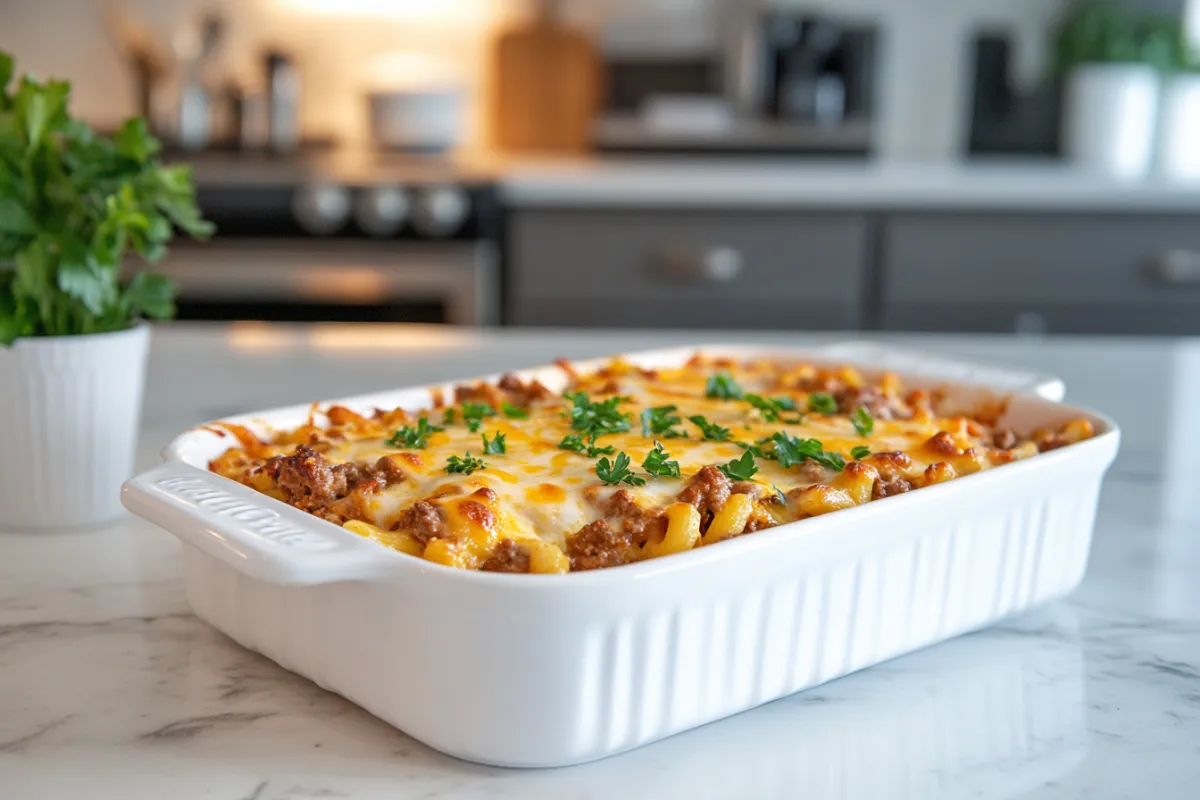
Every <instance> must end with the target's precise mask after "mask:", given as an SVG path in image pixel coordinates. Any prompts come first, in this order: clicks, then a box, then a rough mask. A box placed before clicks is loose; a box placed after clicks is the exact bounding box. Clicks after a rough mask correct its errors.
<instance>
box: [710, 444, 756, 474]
mask: <svg viewBox="0 0 1200 800" xmlns="http://www.w3.org/2000/svg"><path fill="white" fill-rule="evenodd" d="M717 469H719V470H721V472H724V473H725V477H727V478H729V480H731V481H748V480H750V479H751V478H753V477H754V475H755V474H756V473H757V472H758V465H757V464H755V463H754V454H753V453H751V452H750V451H749V450H747V451H746V452H744V453H742V455H741V458H735V459H734V460H733V461H730V462H729V463H728V464H721V465H720V466H718V467H717Z"/></svg>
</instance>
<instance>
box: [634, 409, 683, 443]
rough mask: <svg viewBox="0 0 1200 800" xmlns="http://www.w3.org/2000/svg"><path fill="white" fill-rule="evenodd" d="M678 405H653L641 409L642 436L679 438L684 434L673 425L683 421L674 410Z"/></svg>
mask: <svg viewBox="0 0 1200 800" xmlns="http://www.w3.org/2000/svg"><path fill="white" fill-rule="evenodd" d="M678 410H679V408H678V406H655V407H653V408H646V409H643V410H642V436H645V437H646V438H647V439H649V438H651V437H654V436H662V437H663V438H665V439H680V438H683V437H684V436H686V434H685V433H683V432H682V431H677V430H675V426H676V425H678V424H680V423H681V422H683V420H682V419H680V418H679V417H678V416H677V415H676V414H675V413H674V412H675V411H678Z"/></svg>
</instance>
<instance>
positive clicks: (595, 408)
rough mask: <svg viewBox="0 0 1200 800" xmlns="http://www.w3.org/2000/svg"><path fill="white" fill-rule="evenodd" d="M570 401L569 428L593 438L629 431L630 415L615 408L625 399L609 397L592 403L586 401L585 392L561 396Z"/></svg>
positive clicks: (568, 393)
mask: <svg viewBox="0 0 1200 800" xmlns="http://www.w3.org/2000/svg"><path fill="white" fill-rule="evenodd" d="M563 397H565V398H567V399H568V400H570V401H571V411H570V414H569V416H570V418H571V427H572V428H574V429H575V430H577V431H583V432H584V433H587V434H590V435H591V436H593V437H596V436H603V435H604V434H606V433H624V432H625V431H627V430H629V429H630V428H631V427H632V425H630V422H629V420H630V418H631V417H632V414H626V413H624V412H622V411H621V410H620V409H618V408H617V406H618V405H620V404H621V403H622V402H623V401H626V400H628V398H626V397H610V398H608V399H607V400H601V401H599V402H595V403H593V402H592V401H591V400H589V399H588V396H587V392H567V393H566V394H564V395H563Z"/></svg>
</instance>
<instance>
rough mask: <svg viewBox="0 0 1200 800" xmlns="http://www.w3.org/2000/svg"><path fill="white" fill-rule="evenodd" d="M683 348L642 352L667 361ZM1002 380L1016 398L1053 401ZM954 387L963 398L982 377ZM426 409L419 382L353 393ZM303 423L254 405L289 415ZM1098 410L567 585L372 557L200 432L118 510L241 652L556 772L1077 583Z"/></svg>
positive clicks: (475, 750)
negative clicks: (1062, 444)
mask: <svg viewBox="0 0 1200 800" xmlns="http://www.w3.org/2000/svg"><path fill="white" fill-rule="evenodd" d="M702 349H703V350H704V351H705V352H715V351H716V350H717V348H702ZM851 349H853V348H851ZM694 350H695V348H691V349H689V350H687V351H686V353H687V354H690V353H691V352H694ZM721 350H722V351H723V352H726V353H729V354H731V355H737V356H739V357H749V356H751V355H753V354H754V353H755V352H759V351H752V350H750V349H747V348H721ZM771 354H772V355H782V354H783V353H781V352H780V351H772V352H771ZM787 355H789V356H791V357H798V358H804V357H811V356H813V355H814V354H812V353H801V352H791V353H787ZM817 355H821V353H818V354H817ZM829 355H830V357H833V358H844V359H845V360H848V361H851V362H857V363H860V364H861V365H862V366H864V367H866V368H868V369H870V368H875V367H876V366H877V365H879V364H881V363H886V362H885V359H884V358H883V356H882V355H880V353H875V354H874V357H871V358H867V357H866V356H865V352H864V351H862V350H859V351H857V357H855V354H848V353H846V352H845V351H844V350H843V351H841V352H834V353H832V354H829ZM883 355H886V352H885V353H883ZM893 355H894V354H893ZM684 357H685V354H684V353H683V352H680V351H670V352H666V353H651V354H637V355H635V356H631V357H630V358H631V360H633V361H635V363H643V364H656V365H663V364H664V363H670V362H672V361H674V362H679V361H682V360H683V359H684ZM900 360H901V362H903V359H900ZM939 363H942V362H939ZM936 366H937V364H934V365H933V366H931V367H930V368H929V372H931V373H932V378H931V379H926V380H925V381H924V383H925V384H926V385H935V384H940V383H942V381H941V380H940V376H941V375H945V374H946V370H945V369H935V368H934V367H936ZM959 366H960V367H961V366H962V365H959ZM912 367H913V368H916V369H919V367H920V365H919V364H913V365H912ZM905 372H906V374H905V375H904V377H905V379H906V381H907V382H909V383H911V384H913V385H920V384H921V383H922V380H921V378H920V374H919V373H914V372H913V371H911V370H905ZM529 374H539V375H543V376H545V373H538V372H536V371H534V372H533V373H529ZM989 374H990V376H991V377H990V378H989V383H992V384H993V385H999V386H1002V387H1003V388H1004V389H1025V390H1032V391H1038V392H1041V393H1044V394H1050V395H1053V394H1056V393H1057V391H1060V390H1061V386H1059V387H1058V388H1057V389H1055V388H1054V387H1053V383H1052V382H1046V381H1038V380H1035V381H1032V382H1030V381H1028V380H1025V383H1024V384H1022V385H1020V386H1018V385H1017V384H1018V383H1020V381H1018V380H1016V378H1015V377H1014V375H1013V374H1012V373H1009V374H1007V377H1005V375H1004V374H1003V373H999V372H995V371H993V372H992V373H989ZM956 377H961V376H960V375H959V374H958V373H956ZM1025 377H1026V378H1027V377H1028V376H1025ZM1047 387H1050V388H1047ZM421 391H424V390H421ZM955 391H956V392H958V393H960V394H962V396H964V397H969V396H975V395H977V394H978V393H979V392H980V388H979V387H978V386H961V387H959V388H958V389H956V390H955ZM413 400H414V395H413V394H412V390H407V391H405V392H397V393H389V394H387V395H376V396H372V397H370V398H366V399H361V400H360V401H358V403H357V404H358V405H360V406H361V407H369V406H372V405H376V404H387V403H393V404H406V403H411V402H413ZM347 403H348V404H349V405H351V406H352V407H353V406H354V405H355V404H356V403H355V401H347ZM297 412H298V409H288V410H284V411H282V412H267V413H266V414H264V415H259V416H262V417H263V419H265V420H266V421H267V422H268V423H274V424H276V425H285V424H294V422H292V421H291V420H292V419H293V418H294V417H295V414H296V413H297ZM1081 413H1086V412H1082V411H1080V410H1077V409H1071V408H1068V407H1064V406H1061V405H1059V404H1057V403H1054V402H1051V401H1048V400H1045V399H1043V398H1039V397H1035V396H1018V397H1015V398H1014V400H1013V402H1012V404H1011V406H1010V412H1009V417H1010V418H1011V422H1012V423H1013V424H1015V425H1017V426H1018V427H1021V428H1028V427H1033V426H1036V425H1042V424H1056V423H1059V422H1061V421H1063V420H1065V419H1068V418H1071V417H1074V416H1078V415H1079V414H1081ZM1087 415H1088V416H1090V417H1091V418H1092V419H1093V420H1094V421H1095V422H1096V424H1097V425H1098V428H1099V430H1100V431H1101V433H1100V435H1098V436H1097V437H1096V438H1094V439H1091V440H1088V441H1086V442H1083V443H1080V444H1077V445H1073V446H1071V447H1067V448H1064V449H1062V450H1058V451H1054V452H1051V453H1046V454H1043V455H1040V456H1038V457H1036V458H1033V459H1030V460H1028V461H1024V462H1018V463H1015V464H1010V465H1006V466H1004V467H1002V468H998V469H995V470H989V471H987V472H983V473H978V474H976V475H971V476H967V477H965V478H961V479H958V480H955V481H950V482H948V483H945V484H940V485H937V486H932V487H928V488H925V489H921V490H919V491H916V492H911V493H908V494H905V495H900V496H897V497H892V498H886V499H884V500H880V501H877V502H874V503H869V504H867V505H865V506H861V507H858V508H853V509H849V510H846V511H839V512H836V513H833V514H829V515H825V516H822V517H819V518H814V519H809V520H804V521H802V522H799V523H792V524H789V525H784V526H780V527H778V528H774V529H771V530H767V531H761V532H759V533H755V534H753V535H751V536H745V537H740V538H738V539H735V540H732V541H730V542H726V543H722V544H720V545H716V546H713V547H707V548H701V549H698V550H695V551H691V552H688V553H684V554H680V555H676V556H671V557H668V558H665V559H659V560H654V561H649V562H642V563H639V564H635V565H631V566H627V567H620V568H616V569H612V570H601V571H598V572H593V573H580V574H573V575H564V576H508V575H491V574H482V573H474V572H466V571H461V570H453V569H450V568H445V567H441V566H438V565H435V564H430V563H428V562H425V561H422V560H420V559H415V558H411V557H408V556H404V555H402V554H399V553H394V552H392V551H389V550H387V549H385V548H381V547H379V546H377V545H375V544H373V543H371V542H368V541H366V540H362V539H359V538H358V537H355V536H353V535H352V534H349V533H348V532H346V531H343V530H341V529H340V528H338V527H336V526H333V525H330V524H328V523H325V522H323V521H321V520H318V519H315V518H313V517H311V516H310V515H307V514H304V513H302V512H300V511H297V510H296V509H293V508H290V507H288V506H286V505H284V504H282V503H278V502H276V501H274V500H271V499H270V498H267V497H264V496H262V495H259V494H258V493H256V492H253V491H252V490H250V489H248V488H246V487H243V486H240V485H238V484H236V483H233V482H232V481H228V480H225V479H223V478H220V477H219V476H216V475H213V474H211V473H208V472H206V471H204V470H202V469H200V468H199V467H200V466H202V464H203V463H206V461H205V459H206V458H211V457H212V455H215V454H216V452H219V448H220V447H222V445H220V443H214V442H212V441H209V440H206V439H204V437H206V436H207V437H212V438H214V439H215V437H214V436H213V435H212V434H211V433H203V432H202V433H191V434H186V435H185V436H184V437H181V438H180V439H179V440H177V442H176V443H175V444H174V445H172V447H171V448H169V449H168V452H167V456H168V460H167V462H166V463H165V464H164V465H163V466H161V467H159V468H157V469H156V470H152V471H150V472H149V473H146V474H145V475H143V476H139V477H138V478H135V479H134V480H133V481H131V482H130V484H129V485H128V486H127V490H126V493H125V502H126V504H127V505H128V506H129V507H130V508H131V509H132V510H134V511H135V512H137V513H139V514H142V515H143V516H146V517H148V518H150V519H152V520H154V521H156V522H158V523H159V524H161V525H163V526H164V527H166V528H167V529H168V530H170V531H171V532H173V533H175V534H176V535H177V536H179V538H181V539H182V540H183V541H184V543H185V547H184V569H185V578H186V586H187V593H188V598H189V601H190V602H191V604H192V607H193V608H194V609H195V611H196V613H197V614H198V615H199V616H200V617H201V618H202V619H205V620H206V621H208V622H209V623H211V624H212V625H214V626H215V627H217V628H218V629H220V630H222V631H224V632H225V633H227V634H228V635H229V636H231V637H232V638H233V639H235V640H236V641H238V642H239V643H241V644H242V645H244V646H246V647H248V648H250V649H252V650H256V651H258V652H261V653H263V654H264V655H266V656H267V657H269V658H271V659H273V660H275V661H276V662H278V663H279V664H281V665H282V666H284V667H286V668H288V669H290V670H292V671H294V672H297V673H299V674H301V675H305V676H307V677H308V678H310V679H312V680H313V681H315V682H316V683H318V684H320V685H321V686H324V687H326V688H328V689H330V690H332V691H334V692H337V693H338V694H341V695H343V696H345V697H347V698H348V699H350V700H351V701H353V702H355V703H357V704H359V705H361V706H362V707H364V708H366V709H367V710H369V711H371V712H372V713H374V714H376V715H378V716H379V717H381V718H383V719H385V720H387V721H388V722H390V723H392V724H393V725H395V726H396V727H398V728H400V729H401V730H403V731H405V732H406V733H408V734H410V735H412V736H414V737H415V738H417V739H419V740H421V741H423V742H425V743H427V744H429V745H430V746H432V747H434V748H436V749H438V750H442V751H444V752H447V753H450V754H452V755H455V756H459V757H461V758H465V759H469V760H472V761H479V762H484V763H489V764H497V765H503V766H519V767H545V766H560V765H566V764H573V763H579V762H584V761H589V760H592V759H596V758H601V757H604V756H607V755H611V754H614V753H618V752H621V751H624V750H628V749H631V748H634V747H638V746H640V745H643V744H646V743H648V742H652V741H654V740H656V739H660V738H662V737H665V736H669V735H671V734H673V733H678V732H680V731H683V730H687V729H689V728H692V727H695V726H697V725H701V724H703V723H706V722H710V721H712V720H716V719H720V718H721V717H724V716H728V715H730V714H734V713H737V712H739V711H742V710H745V709H747V708H751V707H753V706H756V705H759V704H761V703H765V702H768V701H770V700H773V699H776V698H779V697H783V696H786V695H788V694H791V693H793V692H796V691H799V690H802V689H805V688H808V687H811V686H815V685H818V684H820V683H824V682H826V681H829V680H832V679H835V678H837V677H840V676H843V675H846V674H849V673H851V672H854V671H856V670H859V669H862V668H864V667H867V666H870V665H872V664H876V663H878V662H880V661H883V660H886V659H889V658H893V657H895V656H898V655H901V654H903V653H907V652H911V651H913V650H915V649H918V648H920V647H923V646H926V645H929V644H933V643H935V642H939V641H943V640H945V639H948V638H950V637H952V636H955V635H958V634H961V633H964V632H967V631H970V630H975V629H978V628H981V627H984V626H986V625H989V624H991V623H992V622H994V621H996V620H998V619H1001V618H1003V617H1006V616H1009V615H1011V614H1014V613H1017V612H1020V611H1022V610H1025V609H1027V608H1030V607H1032V606H1034V605H1037V604H1039V603H1042V602H1045V601H1047V600H1050V599H1053V598H1055V597H1059V596H1061V595H1063V594H1065V593H1067V592H1069V591H1071V590H1072V589H1073V588H1074V587H1075V586H1076V585H1077V584H1078V582H1079V580H1080V579H1081V578H1082V576H1083V573H1084V570H1085V568H1086V563H1087V553H1088V548H1089V544H1090V540H1091V532H1092V526H1093V521H1094V515H1095V509H1096V502H1097V495H1098V492H1099V487H1100V482H1101V479H1102V477H1103V474H1104V472H1105V470H1106V469H1107V468H1108V466H1109V464H1110V463H1111V462H1112V459H1113V457H1114V456H1115V454H1116V450H1117V445H1118V433H1117V431H1116V429H1115V427H1114V426H1113V425H1112V423H1111V422H1110V421H1108V420H1106V419H1104V418H1102V417H1100V416H1098V415H1093V414H1087ZM223 446H227V445H223ZM189 462H190V463H189Z"/></svg>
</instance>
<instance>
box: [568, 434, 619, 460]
mask: <svg viewBox="0 0 1200 800" xmlns="http://www.w3.org/2000/svg"><path fill="white" fill-rule="evenodd" d="M558 449H559V450H570V451H572V452H575V453H586V454H587V457H588V458H595V457H596V456H611V455H612V454H613V453H615V452H616V451H617V448H615V447H596V437H595V436H593V437H591V438H590V439H589V440H588V441H587V442H586V443H585V442H584V440H583V436H582V435H581V434H578V433H572V434H570V435H569V436H564V437H563V440H562V441H561V442H559V443H558Z"/></svg>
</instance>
